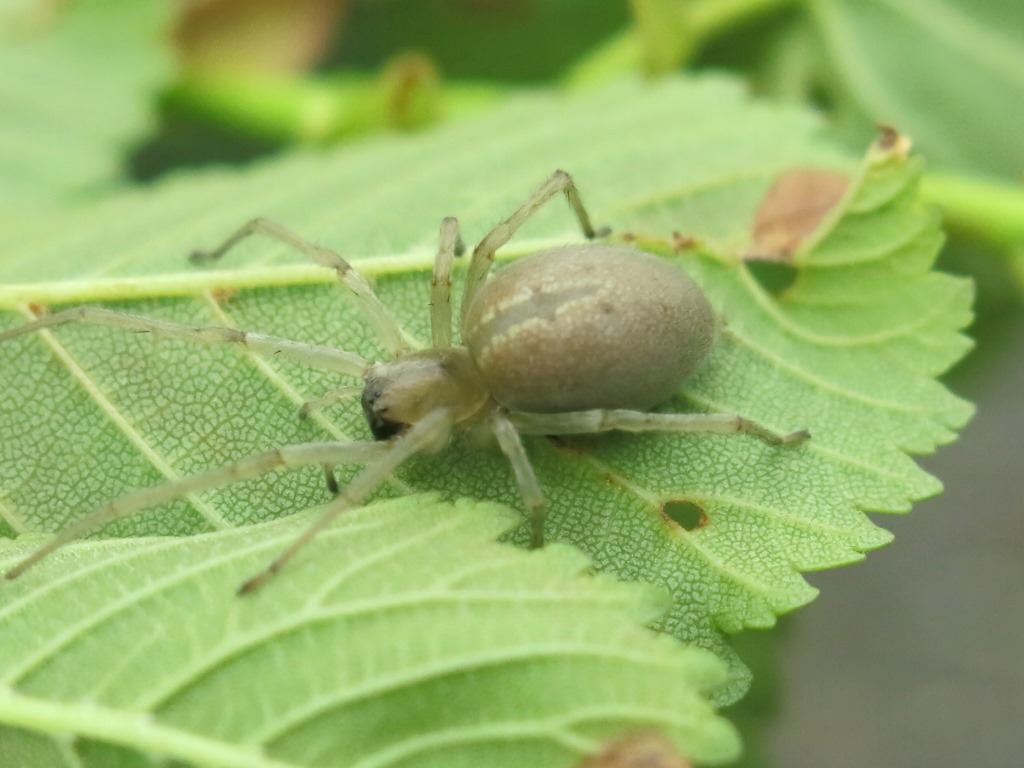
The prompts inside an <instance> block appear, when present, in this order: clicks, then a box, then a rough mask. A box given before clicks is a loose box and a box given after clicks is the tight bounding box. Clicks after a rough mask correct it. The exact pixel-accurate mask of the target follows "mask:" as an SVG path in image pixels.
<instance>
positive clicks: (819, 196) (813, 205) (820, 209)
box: [744, 168, 849, 263]
mask: <svg viewBox="0 0 1024 768" xmlns="http://www.w3.org/2000/svg"><path fill="white" fill-rule="evenodd" d="M848 185H849V179H848V178H847V177H846V176H845V175H844V174H841V173H838V172H836V171H823V170H818V169H813V168H804V169H797V170H793V171H787V172H786V173H783V174H782V175H781V176H779V177H778V178H776V179H775V183H774V184H772V186H771V189H769V190H768V193H767V194H766V195H765V196H764V198H763V199H762V200H761V205H760V206H758V208H757V214H756V215H755V216H754V228H753V233H752V234H753V241H754V242H753V245H751V247H750V249H749V250H748V251H747V253H746V254H744V258H747V259H759V260H763V261H781V262H785V263H789V262H791V261H792V256H793V253H794V252H795V251H796V249H797V248H799V247H800V244H801V243H803V241H804V240H805V239H806V238H807V237H808V236H809V235H811V234H812V233H813V232H814V231H815V230H816V229H817V228H818V226H819V225H820V224H821V222H822V220H823V219H824V218H825V216H826V215H828V212H829V211H830V210H832V207H833V206H834V205H835V204H836V203H838V202H839V200H840V199H841V198H842V196H843V195H844V194H845V193H846V188H847V186H848Z"/></svg>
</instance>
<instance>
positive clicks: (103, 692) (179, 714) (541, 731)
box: [0, 496, 738, 768]
mask: <svg viewBox="0 0 1024 768" xmlns="http://www.w3.org/2000/svg"><path fill="white" fill-rule="evenodd" d="M299 518H300V519H295V518H292V519H289V520H287V521H281V522H278V523H273V524H268V525H263V526H255V527H252V528H247V529H243V530H237V531H226V532H220V533H215V534H209V535H205V536H197V537H194V538H192V539H188V540H186V539H180V538H178V539H158V538H150V539H143V540H118V541H111V542H99V543H93V542H87V543H81V544H78V545H75V546H74V547H69V548H68V549H67V550H66V551H65V552H64V553H63V554H62V555H61V556H59V557H55V558H53V559H52V561H51V562H50V563H48V564H46V565H43V566H41V567H40V568H39V570H38V572H37V573H33V574H31V575H29V576H26V577H25V578H24V579H23V580H21V581H19V582H17V583H15V584H13V585H8V586H6V587H5V591H4V598H3V604H2V607H0V625H2V626H4V627H7V630H6V631H4V632H2V633H0V679H2V680H3V685H2V686H0V755H2V756H3V757H4V764H5V765H18V766H30V765H49V766H52V765H58V764H62V763H63V762H65V761H61V760H56V759H54V760H53V762H50V763H43V762H42V761H41V760H40V759H39V755H40V754H45V752H43V751H42V749H41V747H40V746H39V744H38V741H37V744H36V745H33V746H31V747H25V748H23V749H22V748H20V747H19V749H22V754H21V755H19V754H18V753H16V752H14V749H15V747H10V746H8V747H5V746H3V745H11V744H14V745H18V744H20V743H21V742H22V741H23V740H25V739H26V738H27V734H34V735H35V737H34V738H36V739H37V740H38V739H39V738H40V737H42V739H43V743H44V744H47V745H50V746H52V748H53V750H54V751H55V752H56V753H60V751H61V750H62V749H63V750H64V751H66V752H74V753H75V754H77V755H79V756H80V757H81V760H80V761H76V762H75V763H74V764H75V765H79V766H83V768H84V766H97V768H100V767H102V768H106V767H107V766H110V765H113V764H131V765H148V764H151V763H156V762H158V759H157V756H159V757H160V758H162V759H167V758H173V759H175V760H176V761H181V762H182V763H186V764H188V765H195V766H239V768H242V767H244V768H263V767H265V768H272V767H273V768H284V767H285V766H306V765H316V766H334V765H336V766H346V768H356V767H363V768H369V767H370V766H412V765H415V766H457V765H466V766H469V765H482V764H486V765H488V766H495V767H497V766H522V765H551V766H555V765H565V766H569V765H572V764H574V763H575V762H576V760H578V759H579V758H580V756H581V755H583V754H586V753H589V752H592V751H595V750H596V749H597V748H598V747H599V746H600V744H601V742H602V741H603V740H605V739H609V738H612V737H614V736H615V735H616V734H619V733H621V732H623V731H626V730H632V729H634V728H636V727H637V726H638V725H642V726H643V727H655V726H656V727H658V728H659V729H660V730H661V731H662V732H663V733H665V734H666V735H668V736H669V737H670V738H671V739H672V740H673V741H674V742H675V743H676V745H677V746H678V747H679V748H680V749H681V750H682V752H683V753H684V754H686V755H688V756H690V757H692V758H694V759H698V760H701V761H713V762H720V761H722V760H724V759H728V758H731V757H733V756H734V755H735V753H736V751H737V746H738V745H737V740H736V736H735V734H734V733H733V731H732V729H731V728H730V727H729V726H728V724H726V723H725V722H724V721H723V720H720V719H717V718H716V717H715V716H714V714H713V713H712V710H711V708H710V707H709V706H708V704H707V702H706V701H704V700H703V699H702V698H701V697H700V696H699V694H698V692H699V691H700V690H701V689H706V688H707V687H708V686H709V685H714V684H716V683H717V682H720V681H721V679H722V678H723V676H724V669H723V667H722V665H721V663H720V662H719V661H718V660H717V659H715V657H714V656H712V655H711V654H709V653H707V652H706V651H701V650H697V649H686V648H683V647H682V646H680V645H679V644H678V643H676V642H674V641H671V640H669V639H668V638H665V637H658V636H656V635H654V634H653V633H651V632H650V631H648V630H645V629H643V627H642V623H643V622H645V621H650V620H651V618H653V617H655V616H657V615H658V614H659V613H660V612H662V611H663V610H664V608H665V607H666V605H667V600H666V599H665V595H664V593H662V592H660V591H659V590H657V589H654V588H652V587H645V588H640V587H639V586H637V585H622V584H616V583H615V582H614V581H612V580H611V579H607V578H600V579H595V578H592V577H589V576H580V575H578V574H579V573H580V572H581V571H584V570H586V569H587V567H588V564H587V562H586V560H585V558H583V557H582V556H581V555H580V554H579V553H578V552H576V551H574V550H572V549H570V548H568V547H562V546H553V547H549V548H547V549H545V550H543V551H542V552H536V553H531V554H526V553H523V552H519V551H517V550H515V549H512V548H510V547H503V546H499V545H498V544H495V543H494V542H493V541H489V539H491V538H492V537H494V536H496V535H498V534H500V533H501V532H502V531H503V530H507V529H508V528H509V527H511V526H513V525H515V524H516V523H517V522H518V519H517V516H516V515H515V514H514V513H512V512H510V511H509V510H507V509H504V508H502V507H498V506H497V505H494V504H484V503H475V502H472V503H471V502H468V501H466V502H460V503H459V504H457V505H454V506H453V505H450V504H444V503H440V502H438V501H437V500H436V499H433V498H430V497H423V496H419V497H406V498H403V499H400V500H397V501H390V502H386V503H383V504H379V505H375V506H372V507H367V508H363V509H360V510H358V511H355V512H353V513H352V514H351V515H350V516H348V517H346V518H345V519H344V521H343V522H342V523H341V525H339V526H337V527H335V528H334V529H332V530H330V531H328V532H327V533H325V534H324V535H323V536H322V537H321V538H320V539H319V540H318V541H317V542H316V543H315V545H314V547H313V548H312V549H311V550H310V551H309V552H308V553H307V555H306V556H305V557H304V558H303V562H302V563H300V564H298V565H297V567H295V568H293V569H291V572H290V573H289V578H288V580H287V583H284V582H282V583H281V585H280V588H275V589H273V590H267V591H265V592H264V593H263V594H261V595H259V596H256V597H253V598H247V599H237V598H235V597H233V596H232V590H233V587H234V586H235V585H237V583H238V582H239V580H240V579H242V578H243V577H244V576H245V575H247V574H249V573H251V572H252V571H253V570H254V569H257V568H259V567H260V566H261V565H263V563H264V561H265V559H266V558H267V556H268V553H270V552H273V551H275V550H277V549H279V548H280V547H282V546H284V545H285V544H286V543H287V542H288V541H289V540H290V539H291V538H292V537H294V535H295V534H296V532H297V531H298V530H299V529H300V526H301V525H302V524H303V523H306V522H308V520H307V519H302V518H308V515H301V516H299ZM282 523H283V524H282ZM29 548H30V546H27V545H22V546H20V547H19V548H18V550H12V549H11V548H8V550H7V552H6V554H5V560H6V562H5V564H9V563H10V562H11V559H12V558H13V557H15V556H16V553H17V551H19V550H20V552H21V553H22V554H23V553H25V552H27V551H28V550H29ZM325 573H329V574H330V577H329V578H326V579H325V578H324V574H325ZM186 606H187V615H183V611H184V610H186V608H185V607H186ZM666 680H672V684H671V685H666V684H665V681H666ZM15 729H17V730H15ZM69 736H74V737H75V741H74V742H69V741H68V737H69ZM72 744H73V746H72ZM16 756H18V757H21V759H15V757H16ZM176 764H178V763H176Z"/></svg>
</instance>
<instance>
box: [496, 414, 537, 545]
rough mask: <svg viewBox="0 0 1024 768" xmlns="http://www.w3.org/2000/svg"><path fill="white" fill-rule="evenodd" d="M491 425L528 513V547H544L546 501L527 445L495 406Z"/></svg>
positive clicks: (506, 417)
mask: <svg viewBox="0 0 1024 768" xmlns="http://www.w3.org/2000/svg"><path fill="white" fill-rule="evenodd" d="M491 429H492V430H493V431H494V436H495V437H496V438H497V439H498V445H499V447H500V448H501V452H502V453H504V454H505V457H506V458H507V459H508V460H509V463H511V464H512V471H513V472H514V473H515V476H516V482H517V483H518V484H519V492H520V493H521V494H522V497H523V504H524V505H526V511H527V513H528V514H529V516H530V526H531V531H530V547H531V548H533V549H537V548H538V547H543V546H544V518H545V516H546V511H547V502H546V501H545V500H544V492H543V491H542V490H541V488H540V483H539V482H538V481H537V475H536V473H535V472H534V471H533V465H532V464H531V463H530V458H529V457H528V456H527V455H526V449H524V448H523V441H522V440H521V439H520V438H519V431H518V430H517V429H516V427H515V425H514V424H513V423H512V422H511V421H509V418H508V416H506V415H505V414H504V413H503V412H501V411H500V410H498V409H495V410H494V411H493V412H492V413H491Z"/></svg>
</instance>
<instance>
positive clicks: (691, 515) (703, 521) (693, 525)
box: [661, 499, 710, 531]
mask: <svg viewBox="0 0 1024 768" xmlns="http://www.w3.org/2000/svg"><path fill="white" fill-rule="evenodd" d="M661 514H662V515H664V516H665V517H666V518H668V519H669V520H671V521H672V522H673V523H675V524H676V525H678V526H679V527H680V528H682V529H683V530H684V531H695V530H697V529H698V528H703V527H704V526H705V525H707V524H708V523H709V522H710V520H709V519H708V516H707V513H706V512H705V511H704V508H703V507H702V506H700V505H699V504H694V503H693V502H692V501H687V500H686V499H672V500H671V501H666V502H665V503H663V504H662V505H661Z"/></svg>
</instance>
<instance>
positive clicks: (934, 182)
mask: <svg viewBox="0 0 1024 768" xmlns="http://www.w3.org/2000/svg"><path fill="white" fill-rule="evenodd" d="M921 196H922V197H923V198H924V199H925V200H928V201H929V202H933V203H936V204H938V205H940V206H941V207H942V208H943V209H944V210H945V213H946V220H947V222H948V223H949V224H950V226H952V227H953V228H955V229H960V230H962V231H965V232H967V233H969V234H971V235H974V236H976V237H979V238H982V239H984V240H986V241H988V242H991V243H992V244H994V245H997V246H999V247H1000V248H1004V249H1006V250H1012V249H1018V248H1021V247H1022V246H1024V186H1022V185H1021V184H1012V183H1010V182H1006V181H1000V180H997V179H986V178H981V177H978V176H966V175H960V174H955V173H943V172H935V173H928V174H926V175H925V177H924V178H923V179H922V181H921Z"/></svg>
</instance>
